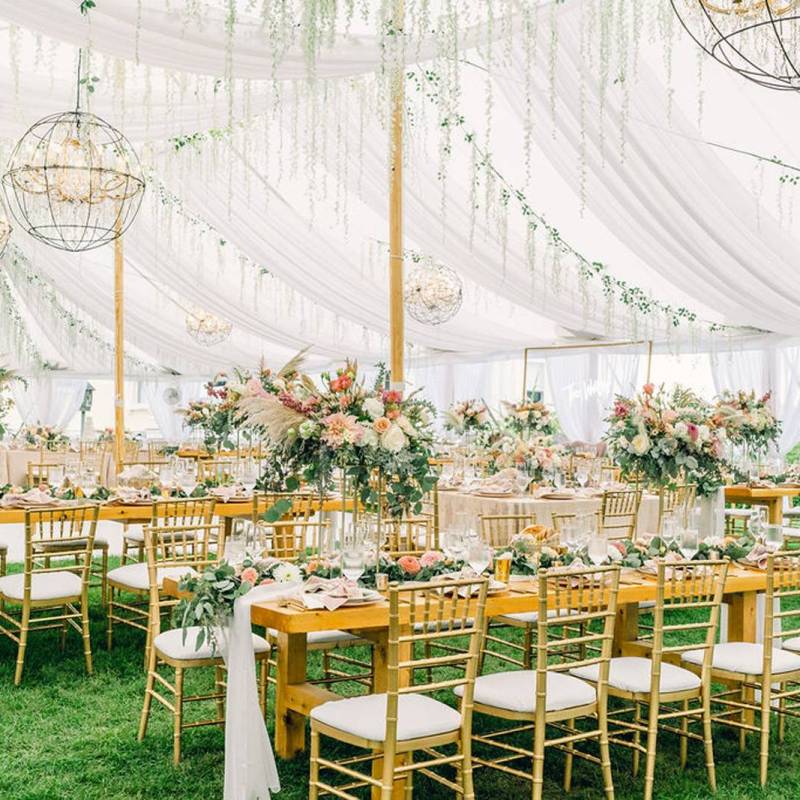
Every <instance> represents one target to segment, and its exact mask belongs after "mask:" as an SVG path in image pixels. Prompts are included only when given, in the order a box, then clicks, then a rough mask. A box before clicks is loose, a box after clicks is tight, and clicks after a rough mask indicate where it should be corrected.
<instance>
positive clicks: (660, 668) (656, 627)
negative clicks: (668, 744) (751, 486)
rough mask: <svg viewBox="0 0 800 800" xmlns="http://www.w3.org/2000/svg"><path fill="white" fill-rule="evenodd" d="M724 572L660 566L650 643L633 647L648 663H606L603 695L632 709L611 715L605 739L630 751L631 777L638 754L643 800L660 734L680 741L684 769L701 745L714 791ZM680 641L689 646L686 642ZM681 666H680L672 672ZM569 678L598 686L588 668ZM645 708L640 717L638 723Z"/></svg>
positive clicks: (636, 659) (700, 564)
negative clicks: (694, 745)
mask: <svg viewBox="0 0 800 800" xmlns="http://www.w3.org/2000/svg"><path fill="white" fill-rule="evenodd" d="M668 570H669V572H668ZM727 571H728V562H727V561H694V562H692V566H691V568H690V569H688V570H687V569H674V568H671V567H670V566H669V565H667V564H666V563H665V562H664V561H661V560H660V561H659V562H658V572H657V589H656V602H655V606H654V607H653V632H652V640H651V642H641V643H638V645H636V647H637V649H638V651H639V652H642V653H643V654H646V655H649V658H645V657H643V656H622V657H619V658H612V659H611V662H610V669H609V672H608V676H607V679H608V693H609V696H610V697H617V698H621V699H622V700H626V701H628V702H629V703H631V704H632V706H630V707H626V708H623V709H619V710H615V712H614V713H613V716H612V730H611V737H610V741H611V743H612V744H617V745H622V746H624V747H629V748H631V749H632V750H633V774H634V776H635V775H637V774H638V771H639V761H640V756H641V754H644V756H645V779H644V797H645V800H650V798H651V797H652V796H653V783H654V779H655V766H656V752H657V744H658V731H659V728H661V730H664V731H668V732H671V733H675V734H677V735H678V736H680V737H681V738H680V761H681V766H682V767H683V766H685V765H686V758H687V750H688V741H689V739H693V740H695V741H701V742H702V743H703V747H704V750H705V763H706V770H707V772H708V782H709V785H710V787H711V790H712V791H715V789H716V777H715V768H714V748H713V743H712V738H711V681H712V675H711V656H712V651H713V648H714V642H715V640H716V636H717V629H718V627H719V613H720V604H721V602H722V592H723V589H724V586H725V578H726V575H727ZM648 635H649V633H648ZM687 639H691V640H693V641H691V642H690V643H687ZM681 658H683V659H684V660H683V662H681ZM687 658H692V659H693V660H695V661H696V664H697V669H698V671H699V673H700V674H699V675H697V674H695V672H693V671H691V670H690V669H687V668H686V667H688V666H689V665H688V664H687V663H686V659H687ZM681 663H683V666H678V664H681ZM572 674H573V675H575V676H577V677H580V678H583V679H584V680H588V681H592V682H598V681H599V680H601V679H599V678H598V675H597V671H596V670H592V669H590V668H587V667H579V668H573V670H572ZM645 706H646V707H647V715H646V718H644V719H643V717H642V708H643V707H645ZM697 722H699V723H701V725H702V734H698V733H695V732H693V731H690V730H689V725H690V723H697ZM643 736H644V737H645V739H646V744H644V745H643V744H642V742H641V740H642V737H643Z"/></svg>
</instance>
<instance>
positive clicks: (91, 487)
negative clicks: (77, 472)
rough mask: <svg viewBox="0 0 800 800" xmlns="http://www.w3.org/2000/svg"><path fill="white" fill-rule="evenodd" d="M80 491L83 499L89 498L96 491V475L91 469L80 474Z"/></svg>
mask: <svg viewBox="0 0 800 800" xmlns="http://www.w3.org/2000/svg"><path fill="white" fill-rule="evenodd" d="M81 489H82V490H83V494H84V496H85V497H91V496H92V495H93V494H94V492H95V490H96V489H97V473H96V472H95V471H94V469H93V468H89V469H84V470H83V472H82V473H81Z"/></svg>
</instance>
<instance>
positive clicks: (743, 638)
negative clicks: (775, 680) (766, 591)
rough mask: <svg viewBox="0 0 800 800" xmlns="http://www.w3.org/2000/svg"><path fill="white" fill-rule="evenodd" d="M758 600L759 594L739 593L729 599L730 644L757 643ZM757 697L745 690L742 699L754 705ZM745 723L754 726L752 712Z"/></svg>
mask: <svg viewBox="0 0 800 800" xmlns="http://www.w3.org/2000/svg"><path fill="white" fill-rule="evenodd" d="M757 598H758V593H757V592H737V593H736V594H733V595H731V596H730V597H728V598H727V601H728V641H729V642H755V640H756V619H757V609H758V599H757ZM755 697H756V695H755V690H754V689H752V688H745V690H744V695H743V697H742V700H743V701H744V702H745V703H750V704H752V703H754V702H755ZM743 721H744V722H746V723H747V724H748V725H752V724H753V723H754V721H755V714H754V713H753V712H752V711H746V712H745V713H744V720H743Z"/></svg>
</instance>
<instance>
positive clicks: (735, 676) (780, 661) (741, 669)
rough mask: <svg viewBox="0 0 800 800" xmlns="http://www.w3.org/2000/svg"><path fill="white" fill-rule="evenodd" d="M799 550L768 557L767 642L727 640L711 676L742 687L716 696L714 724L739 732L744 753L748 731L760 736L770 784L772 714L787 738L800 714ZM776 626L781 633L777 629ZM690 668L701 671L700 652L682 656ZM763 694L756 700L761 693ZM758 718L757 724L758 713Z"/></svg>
mask: <svg viewBox="0 0 800 800" xmlns="http://www.w3.org/2000/svg"><path fill="white" fill-rule="evenodd" d="M798 597H800V554H799V553H798V552H797V551H786V552H780V553H774V554H771V555H770V556H769V559H768V561H767V591H766V597H765V600H766V602H765V604H764V641H763V643H758V644H756V643H751V642H724V643H721V644H717V645H715V646H714V648H713V657H712V659H711V660H710V665H709V667H710V673H711V680H712V681H714V682H720V683H721V682H726V683H728V684H729V685H730V683H736V684H738V685H737V688H735V689H727V690H724V691H722V692H719V693H718V694H715V695H714V696H713V697H712V698H711V699H712V702H713V703H714V704H715V706H721V707H722V709H723V710H722V711H719V712H716V713H715V714H714V717H713V720H714V722H715V723H718V724H722V725H725V726H728V727H732V728H735V729H737V730H738V731H739V749H740V750H742V751H744V749H745V744H746V736H747V733H748V732H752V733H757V734H758V735H759V745H760V746H759V755H760V758H759V761H760V763H759V779H760V782H761V786H762V788H763V787H764V786H765V785H766V782H767V769H768V766H769V740H770V728H771V720H772V715H773V714H776V715H777V716H778V738H779V741H781V742H783V739H784V734H785V718H786V717H787V716H791V717H800V703H798V702H797V699H798V697H800V607H798V604H797V599H798ZM776 625H779V626H780V629H781V630H780V632H776V631H775V627H776ZM683 663H684V665H685V666H687V667H689V668H692V669H695V670H697V669H698V664H699V663H700V654H699V653H698V652H694V651H692V652H688V653H684V654H683ZM757 692H758V693H760V699H757V695H756V693H757ZM756 715H758V716H757V719H758V722H757V723H756V722H755V720H754V719H753V717H755V716H756Z"/></svg>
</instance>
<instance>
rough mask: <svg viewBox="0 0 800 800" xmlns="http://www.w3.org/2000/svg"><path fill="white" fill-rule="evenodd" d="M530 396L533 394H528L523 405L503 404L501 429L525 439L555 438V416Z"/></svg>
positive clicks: (556, 423)
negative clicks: (537, 437)
mask: <svg viewBox="0 0 800 800" xmlns="http://www.w3.org/2000/svg"><path fill="white" fill-rule="evenodd" d="M532 396H533V392H528V399H527V400H526V401H525V402H524V403H509V402H504V403H503V409H504V411H505V417H504V418H503V427H504V428H506V430H509V431H511V432H512V433H516V434H519V435H520V436H523V437H525V438H531V437H535V436H555V434H556V433H558V421H557V420H556V416H555V414H554V413H553V411H552V410H551V409H549V408H548V407H547V406H546V405H545V404H544V403H542V402H541V401H534V400H533V399H532Z"/></svg>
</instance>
